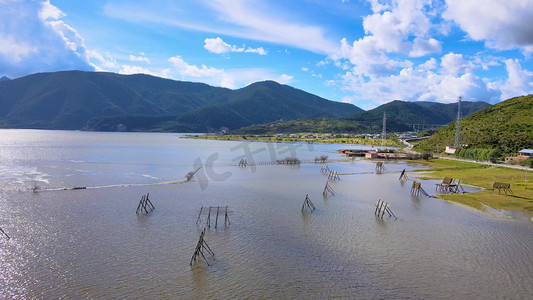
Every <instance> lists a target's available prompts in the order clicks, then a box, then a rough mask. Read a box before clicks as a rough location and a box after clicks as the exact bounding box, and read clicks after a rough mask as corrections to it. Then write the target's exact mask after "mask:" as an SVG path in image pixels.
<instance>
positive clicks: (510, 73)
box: [495, 59, 533, 100]
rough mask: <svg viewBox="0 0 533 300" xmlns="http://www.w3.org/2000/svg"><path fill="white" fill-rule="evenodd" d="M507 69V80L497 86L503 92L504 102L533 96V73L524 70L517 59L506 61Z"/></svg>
mask: <svg viewBox="0 0 533 300" xmlns="http://www.w3.org/2000/svg"><path fill="white" fill-rule="evenodd" d="M505 68H506V70H507V80H506V81H505V82H503V83H496V84H495V86H496V87H498V88H499V89H501V91H502V100H505V99H509V98H512V97H516V96H522V95H528V94H533V72H530V71H528V70H524V69H522V66H521V65H520V62H519V61H518V60H517V59H508V60H506V61H505Z"/></svg>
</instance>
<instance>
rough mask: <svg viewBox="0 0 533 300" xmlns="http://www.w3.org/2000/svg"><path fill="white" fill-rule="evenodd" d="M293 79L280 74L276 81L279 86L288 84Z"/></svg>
mask: <svg viewBox="0 0 533 300" xmlns="http://www.w3.org/2000/svg"><path fill="white" fill-rule="evenodd" d="M293 78H294V76H290V75H287V74H282V75H281V76H280V77H279V79H278V80H277V81H278V82H279V83H281V84H288V83H290V82H291V81H292V79H293Z"/></svg>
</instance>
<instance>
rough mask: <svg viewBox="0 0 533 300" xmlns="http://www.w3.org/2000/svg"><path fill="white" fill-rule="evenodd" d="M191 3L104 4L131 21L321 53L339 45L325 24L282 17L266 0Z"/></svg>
mask: <svg viewBox="0 0 533 300" xmlns="http://www.w3.org/2000/svg"><path fill="white" fill-rule="evenodd" d="M156 2H158V1H156ZM189 4H190V5H187V6H185V5H176V4H169V3H168V2H165V3H164V5H163V4H161V5H151V6H146V5H145V4H144V3H141V2H140V3H138V4H137V3H130V2H128V3H117V2H110V3H107V4H106V5H105V6H104V13H105V14H106V15H107V16H110V17H114V18H120V19H122V20H125V21H127V22H138V23H142V24H146V23H156V24H165V25H169V26H175V27H180V28H186V29H189V30H195V31H201V32H208V33H214V34H223V35H225V36H233V37H239V38H247V39H252V40H257V41H265V42H271V43H276V44H281V45H286V46H291V47H296V48H299V49H305V50H309V51H312V52H315V53H321V54H331V53H334V52H335V51H336V48H337V47H336V45H335V44H336V43H335V42H334V40H332V39H331V38H329V37H328V35H327V33H326V32H325V30H324V29H323V28H322V27H320V26H317V25H309V24H306V23H301V22H298V21H296V20H290V19H289V18H287V16H290V15H289V14H285V15H283V16H282V15H281V14H280V12H279V10H276V9H270V8H269V7H268V5H267V4H265V3H262V2H257V1H246V0H233V1H227V0H213V1H199V2H194V3H189ZM169 7H171V8H172V9H170V8H169ZM258 51H260V50H258Z"/></svg>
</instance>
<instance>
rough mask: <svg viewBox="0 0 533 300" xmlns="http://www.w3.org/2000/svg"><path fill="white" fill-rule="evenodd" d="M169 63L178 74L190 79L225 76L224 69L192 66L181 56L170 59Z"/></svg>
mask: <svg viewBox="0 0 533 300" xmlns="http://www.w3.org/2000/svg"><path fill="white" fill-rule="evenodd" d="M168 61H169V62H170V63H171V64H172V65H173V66H174V67H175V68H176V70H177V71H178V73H179V74H180V75H182V76H190V77H217V76H223V75H224V69H217V68H213V67H208V66H206V65H201V66H200V67H198V66H196V65H190V64H188V63H187V62H185V61H184V60H183V58H181V56H174V57H171V58H169V59H168Z"/></svg>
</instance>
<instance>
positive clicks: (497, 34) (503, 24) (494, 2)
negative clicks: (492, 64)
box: [443, 0, 533, 52]
mask: <svg viewBox="0 0 533 300" xmlns="http://www.w3.org/2000/svg"><path fill="white" fill-rule="evenodd" d="M446 4H447V9H446V11H445V12H444V13H443V17H444V18H445V19H448V20H452V21H454V22H455V23H456V24H457V25H459V27H461V29H462V30H463V31H465V32H466V33H467V34H468V36H469V37H470V38H472V39H473V40H476V41H485V44H486V46H488V47H491V48H495V49H500V50H502V49H512V48H515V47H519V48H521V49H523V50H524V51H525V52H533V27H532V26H531V20H533V1H530V0H510V1H501V0H468V1H464V0H446Z"/></svg>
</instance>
